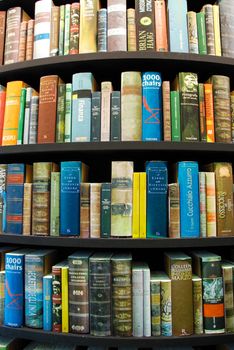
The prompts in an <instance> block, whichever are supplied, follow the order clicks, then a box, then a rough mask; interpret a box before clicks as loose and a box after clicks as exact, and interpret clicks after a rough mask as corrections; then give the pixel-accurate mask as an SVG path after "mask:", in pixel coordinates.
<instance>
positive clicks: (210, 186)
mask: <svg viewBox="0 0 234 350" xmlns="http://www.w3.org/2000/svg"><path fill="white" fill-rule="evenodd" d="M215 192H216V189H215V174H214V173H213V172H206V235H207V237H216V236H217V222H216V195H215Z"/></svg>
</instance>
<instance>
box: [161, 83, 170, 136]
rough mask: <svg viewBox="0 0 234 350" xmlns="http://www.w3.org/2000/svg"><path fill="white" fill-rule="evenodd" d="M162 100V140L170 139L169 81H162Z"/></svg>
mask: <svg viewBox="0 0 234 350" xmlns="http://www.w3.org/2000/svg"><path fill="white" fill-rule="evenodd" d="M162 100H163V140H164V141H171V105H170V82H169V81H163V83H162Z"/></svg>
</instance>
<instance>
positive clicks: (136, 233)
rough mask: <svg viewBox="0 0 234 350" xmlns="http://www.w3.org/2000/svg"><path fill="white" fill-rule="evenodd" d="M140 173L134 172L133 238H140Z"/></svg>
mask: <svg viewBox="0 0 234 350" xmlns="http://www.w3.org/2000/svg"><path fill="white" fill-rule="evenodd" d="M139 218H140V173H135V172H134V173H133V189H132V238H140V219H139Z"/></svg>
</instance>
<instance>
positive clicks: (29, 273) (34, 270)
mask: <svg viewBox="0 0 234 350" xmlns="http://www.w3.org/2000/svg"><path fill="white" fill-rule="evenodd" d="M55 255H56V251H55V250H53V249H50V250H49V249H41V250H34V251H33V252H31V253H27V254H26V255H25V287H24V288H25V325H26V326H27V327H31V328H42V327H43V285H42V283H43V276H44V275H47V274H48V273H49V272H50V271H51V267H52V264H53V263H54V260H55Z"/></svg>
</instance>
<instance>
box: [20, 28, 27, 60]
mask: <svg viewBox="0 0 234 350" xmlns="http://www.w3.org/2000/svg"><path fill="white" fill-rule="evenodd" d="M27 27H28V22H26V21H23V22H21V24H20V41H19V52H18V62H23V61H25V57H26V41H27Z"/></svg>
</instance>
